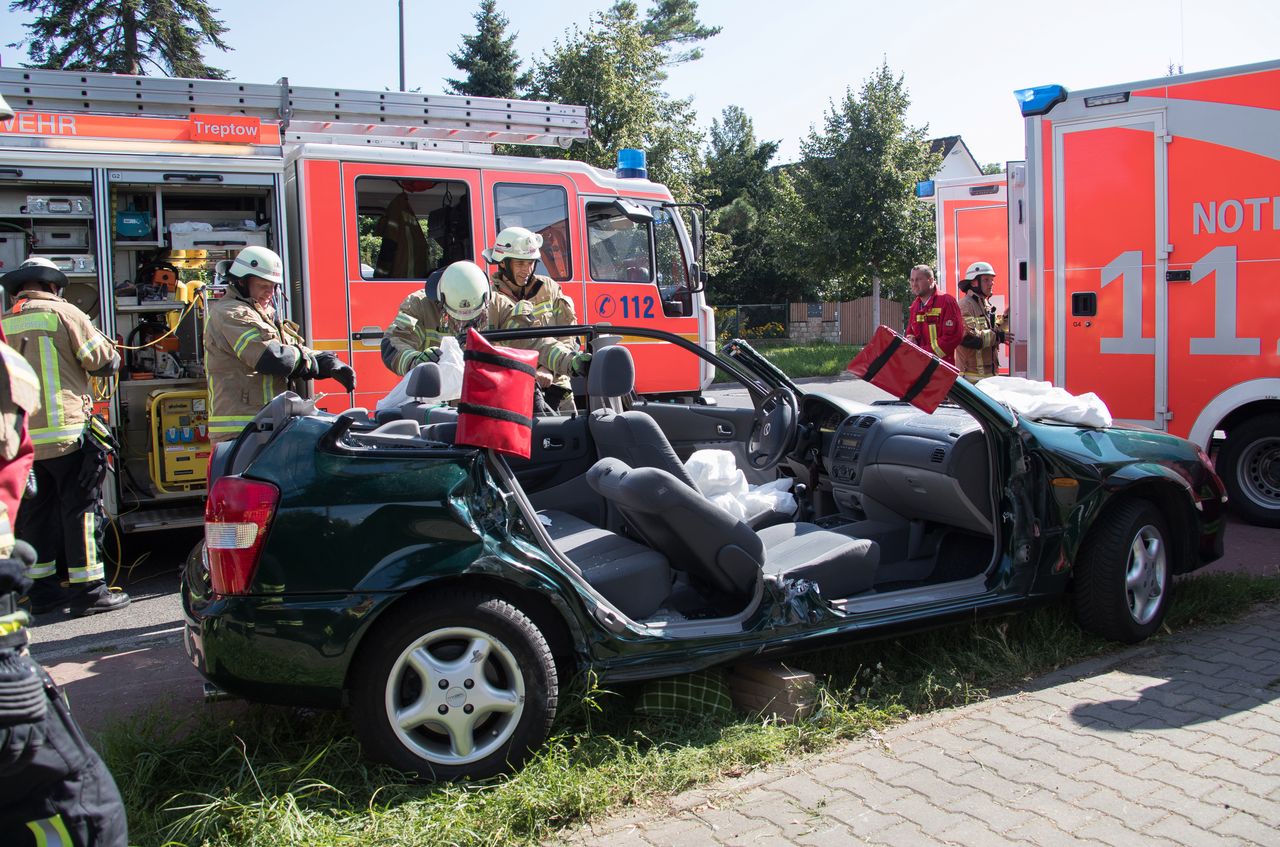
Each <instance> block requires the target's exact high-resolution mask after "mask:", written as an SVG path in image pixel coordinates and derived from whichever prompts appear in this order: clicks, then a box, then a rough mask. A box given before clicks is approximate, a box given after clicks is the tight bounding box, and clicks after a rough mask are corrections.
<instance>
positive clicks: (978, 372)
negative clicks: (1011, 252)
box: [956, 262, 1013, 382]
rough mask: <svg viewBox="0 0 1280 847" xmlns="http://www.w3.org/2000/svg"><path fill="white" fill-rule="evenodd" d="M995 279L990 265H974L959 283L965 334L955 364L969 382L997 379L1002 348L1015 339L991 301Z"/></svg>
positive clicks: (975, 263)
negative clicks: (997, 316)
mask: <svg viewBox="0 0 1280 847" xmlns="http://www.w3.org/2000/svg"><path fill="white" fill-rule="evenodd" d="M995 280H996V270H995V268H993V267H992V266H991V264H990V263H989V262H974V263H973V264H972V265H970V266H969V269H968V270H967V271H966V272H965V275H964V280H962V281H961V283H960V290H961V291H964V292H965V295H964V299H963V300H961V301H960V313H961V314H962V315H963V316H964V328H965V332H964V340H962V341H961V342H960V347H959V348H957V350H956V365H957V366H958V367H959V368H960V372H961V373H962V374H963V375H964V378H965V379H967V380H969V381H970V382H977V381H978V380H980V379H985V378H986V377H989V376H995V375H996V374H997V373H998V372H999V359H1000V357H999V347H1000V345H1001V344H1004V343H1006V342H1007V341H1012V340H1013V339H1012V336H1010V335H1009V334H1008V333H1007V332H1005V330H1004V326H1003V321H1001V320H998V319H997V318H996V309H995V307H994V306H992V305H990V303H989V302H988V301H989V300H990V299H991V288H992V286H993V285H995Z"/></svg>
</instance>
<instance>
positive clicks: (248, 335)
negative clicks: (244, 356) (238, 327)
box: [231, 329, 261, 356]
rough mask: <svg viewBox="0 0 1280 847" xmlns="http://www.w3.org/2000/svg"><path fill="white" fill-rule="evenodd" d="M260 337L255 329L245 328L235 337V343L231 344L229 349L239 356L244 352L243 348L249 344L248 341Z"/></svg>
mask: <svg viewBox="0 0 1280 847" xmlns="http://www.w3.org/2000/svg"><path fill="white" fill-rule="evenodd" d="M260 337H261V336H260V334H259V333H258V331H257V330H256V329H246V330H245V331H244V332H243V333H241V335H240V337H239V338H237V339H236V343H235V344H233V345H232V346H231V350H232V352H234V353H235V354H236V355H237V356H239V355H240V354H241V353H243V352H244V348H246V347H248V346H249V342H250V341H253V340H254V339H255V338H260Z"/></svg>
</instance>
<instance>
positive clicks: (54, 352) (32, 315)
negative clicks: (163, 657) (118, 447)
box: [0, 256, 129, 615]
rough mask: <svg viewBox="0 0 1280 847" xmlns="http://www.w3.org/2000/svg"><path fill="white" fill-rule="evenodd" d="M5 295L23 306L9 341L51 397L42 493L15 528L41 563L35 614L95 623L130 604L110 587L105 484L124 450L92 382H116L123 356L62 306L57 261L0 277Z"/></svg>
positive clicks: (40, 461)
mask: <svg viewBox="0 0 1280 847" xmlns="http://www.w3.org/2000/svg"><path fill="white" fill-rule="evenodd" d="M0 285H3V287H4V290H5V293H6V294H8V295H9V297H10V298H15V299H16V300H17V304H16V305H15V306H14V308H13V311H12V312H10V313H9V314H7V315H5V316H4V319H3V326H4V332H5V335H6V336H7V337H8V338H9V339H10V341H11V343H12V344H13V347H14V348H15V349H17V350H18V352H19V353H20V354H21V355H22V357H23V358H24V359H25V360H26V361H27V363H28V364H30V365H31V367H32V369H33V370H34V371H35V372H36V373H37V374H38V375H39V379H40V385H41V391H42V397H41V403H40V406H41V408H40V411H39V412H38V413H36V414H34V415H32V417H31V441H32V443H33V444H34V445H35V467H34V471H33V478H34V482H35V493H34V496H33V497H32V498H31V500H30V502H29V503H28V504H27V508H26V509H23V510H22V515H21V517H20V518H19V519H18V521H17V522H16V527H15V528H16V531H17V535H18V537H19V538H21V539H22V540H23V541H26V542H27V543H28V544H30V545H31V546H32V547H34V548H35V550H36V552H37V553H38V555H39V559H40V560H39V561H37V562H35V563H34V564H33V565H32V568H31V572H30V577H31V579H32V581H33V585H32V588H31V591H30V593H29V594H28V597H29V599H30V602H31V610H32V611H33V612H35V613H36V614H43V613H44V612H50V611H53V610H55V609H59V608H67V607H69V608H70V609H71V610H72V612H73V613H75V614H79V615H91V614H96V613H98V612H110V611H114V610H116V609H123V608H124V607H125V606H128V605H129V595H128V594H126V593H124V592H123V591H112V590H111V589H110V588H109V587H108V586H107V584H106V582H105V580H104V577H105V570H104V569H103V562H102V556H101V552H100V547H101V540H102V530H103V524H104V521H103V519H102V515H101V510H102V502H101V501H102V482H103V480H104V479H105V478H106V473H107V456H108V455H109V453H110V452H111V449H112V445H113V443H114V442H113V440H112V438H111V433H110V432H109V431H108V430H107V428H106V425H105V424H103V422H102V421H101V420H100V419H98V418H95V417H93V414H92V410H93V402H92V400H91V399H90V393H89V378H90V377H91V376H97V377H109V376H111V375H112V374H114V373H115V372H116V371H117V370H119V368H120V354H119V353H118V352H117V351H116V350H115V348H114V347H113V346H112V345H111V341H110V340H109V339H108V338H107V337H106V336H105V335H103V334H102V333H100V332H99V331H98V330H97V328H96V327H94V326H93V324H91V323H90V322H89V317H88V316H87V315H86V314H85V313H84V312H82V311H80V309H78V308H77V307H75V306H73V305H72V304H71V303H68V302H67V301H66V300H63V299H62V297H61V296H60V295H61V292H62V289H64V288H65V287H66V285H67V276H66V274H64V273H63V272H62V271H61V270H59V269H58V268H57V266H55V265H54V264H53V262H51V261H49V260H48V259H46V258H44V257H42V256H32V257H31V258H29V259H27V260H26V261H25V262H23V263H22V264H21V265H19V266H18V268H17V269H15V270H13V271H10V272H9V273H7V274H5V275H4V276H3V277H0ZM60 577H61V578H62V579H65V580H66V581H67V582H68V583H69V584H70V592H69V593H68V591H65V590H64V589H63V587H62V584H61V582H60Z"/></svg>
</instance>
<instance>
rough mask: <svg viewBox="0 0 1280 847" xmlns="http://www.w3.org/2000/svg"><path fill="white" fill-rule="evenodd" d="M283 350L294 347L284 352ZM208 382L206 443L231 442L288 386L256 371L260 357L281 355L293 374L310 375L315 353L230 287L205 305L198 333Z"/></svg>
mask: <svg viewBox="0 0 1280 847" xmlns="http://www.w3.org/2000/svg"><path fill="white" fill-rule="evenodd" d="M287 348H294V349H293V350H289V349H287ZM204 353H205V371H206V375H207V376H208V379H209V440H210V441H211V442H214V443H217V442H219V441H226V440H227V439H230V438H234V437H235V436H236V435H238V434H239V433H240V430H242V429H244V428H245V426H246V425H247V424H248V423H249V422H250V421H252V420H253V416H254V415H256V414H257V413H258V412H259V411H261V410H262V407H263V406H265V405H267V403H269V402H270V401H271V399H272V398H273V397H275V396H276V395H277V394H279V393H280V392H281V391H284V390H286V389H287V388H288V386H289V379H290V376H292V375H293V374H289V375H284V374H270V373H262V372H260V371H259V370H258V367H259V365H260V363H261V362H262V361H263V356H264V354H266V355H267V357H268V358H272V356H273V354H276V355H279V354H281V353H283V356H281V358H282V359H283V360H285V361H288V362H291V363H294V366H295V373H302V372H306V371H312V372H313V371H314V370H315V367H314V362H315V353H313V352H312V351H311V349H310V348H308V347H306V346H305V345H303V343H302V336H301V335H300V334H299V333H298V331H297V328H296V327H295V326H294V325H293V324H292V323H290V322H288V321H279V320H275V319H273V318H272V317H270V316H269V315H268V314H267V313H266V312H265V311H264V310H263V309H262V307H260V306H259V305H258V304H257V303H254V302H253V301H252V300H249V299H248V298H246V297H244V296H242V295H241V294H240V293H239V292H238V291H236V290H235V288H234V287H233V288H228V289H227V291H226V293H225V294H223V295H222V297H221V298H220V299H218V300H215V301H214V302H213V304H212V305H211V306H210V307H209V317H208V320H207V321H206V323H205V335H204Z"/></svg>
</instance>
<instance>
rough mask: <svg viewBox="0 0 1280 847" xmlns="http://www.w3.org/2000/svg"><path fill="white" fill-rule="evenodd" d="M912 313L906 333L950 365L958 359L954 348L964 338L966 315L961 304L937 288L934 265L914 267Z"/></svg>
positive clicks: (912, 273)
mask: <svg viewBox="0 0 1280 847" xmlns="http://www.w3.org/2000/svg"><path fill="white" fill-rule="evenodd" d="M910 280H911V293H912V294H914V295H915V296H916V299H915V300H913V301H912V302H911V315H910V317H909V318H908V319H907V337H908V338H910V339H911V340H912V341H914V342H915V343H916V344H917V345H918V346H920V347H923V348H924V349H926V350H928V351H929V352H930V353H933V355H935V356H937V357H938V358H939V359H941V360H942V361H944V362H946V363H947V364H949V365H954V364H955V363H956V357H955V350H956V347H958V346H959V345H960V340H961V339H962V338H964V318H963V317H961V315H960V305H959V304H958V303H956V298H954V297H952V296H951V295H950V294H946V293H944V292H941V291H938V282H937V280H936V279H934V276H933V268H931V267H929V266H928V265H916V266H915V267H914V268H912V269H911V278H910Z"/></svg>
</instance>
